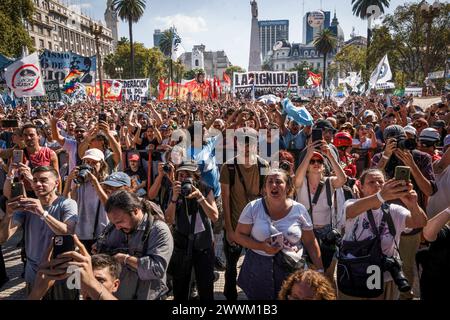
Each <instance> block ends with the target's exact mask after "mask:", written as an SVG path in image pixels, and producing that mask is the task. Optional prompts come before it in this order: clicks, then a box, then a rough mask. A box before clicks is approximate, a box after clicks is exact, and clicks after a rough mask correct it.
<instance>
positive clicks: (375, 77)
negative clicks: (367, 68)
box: [370, 54, 392, 88]
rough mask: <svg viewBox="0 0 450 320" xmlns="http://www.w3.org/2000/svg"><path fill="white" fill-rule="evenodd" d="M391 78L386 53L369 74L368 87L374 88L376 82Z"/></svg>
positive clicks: (384, 81)
mask: <svg viewBox="0 0 450 320" xmlns="http://www.w3.org/2000/svg"><path fill="white" fill-rule="evenodd" d="M391 80H392V71H391V67H390V66H389V60H388V56H387V54H386V55H385V56H384V57H383V59H381V61H380V62H379V63H378V66H377V67H376V68H375V70H374V71H373V72H372V74H371V75H370V87H371V88H376V85H377V84H378V83H386V82H388V81H391Z"/></svg>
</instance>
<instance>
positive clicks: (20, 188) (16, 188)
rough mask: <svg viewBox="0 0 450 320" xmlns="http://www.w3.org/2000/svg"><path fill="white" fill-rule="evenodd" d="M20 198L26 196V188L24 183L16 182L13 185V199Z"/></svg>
mask: <svg viewBox="0 0 450 320" xmlns="http://www.w3.org/2000/svg"><path fill="white" fill-rule="evenodd" d="M20 196H25V188H24V185H23V182H14V183H13V184H12V185H11V198H12V199H15V198H18V197H20Z"/></svg>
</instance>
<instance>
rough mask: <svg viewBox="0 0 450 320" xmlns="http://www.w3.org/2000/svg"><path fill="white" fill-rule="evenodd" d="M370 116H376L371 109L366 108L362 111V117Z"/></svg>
mask: <svg viewBox="0 0 450 320" xmlns="http://www.w3.org/2000/svg"><path fill="white" fill-rule="evenodd" d="M370 116H372V117H376V115H375V112H373V111H372V110H366V111H364V114H363V117H364V118H367V117H370Z"/></svg>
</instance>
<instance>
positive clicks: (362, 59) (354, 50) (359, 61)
mask: <svg viewBox="0 0 450 320" xmlns="http://www.w3.org/2000/svg"><path fill="white" fill-rule="evenodd" d="M334 62H336V63H337V64H338V65H339V71H340V72H343V73H345V74H347V73H348V72H359V71H360V70H361V71H363V72H364V71H365V69H366V49H365V48H359V47H358V46H355V45H348V46H345V47H343V48H342V49H341V50H340V51H339V52H338V53H337V54H336V57H335V58H334Z"/></svg>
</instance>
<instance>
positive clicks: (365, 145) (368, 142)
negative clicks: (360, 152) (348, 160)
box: [352, 138, 372, 149]
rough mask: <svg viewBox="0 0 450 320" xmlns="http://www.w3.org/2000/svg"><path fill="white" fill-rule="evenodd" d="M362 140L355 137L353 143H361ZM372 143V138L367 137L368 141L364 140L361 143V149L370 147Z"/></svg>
mask: <svg viewBox="0 0 450 320" xmlns="http://www.w3.org/2000/svg"><path fill="white" fill-rule="evenodd" d="M360 143H361V141H360V140H359V139H353V143H352V144H353V145H359V144H360ZM371 145H372V139H370V138H367V139H366V141H364V142H363V143H362V144H361V149H370V146H371Z"/></svg>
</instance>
